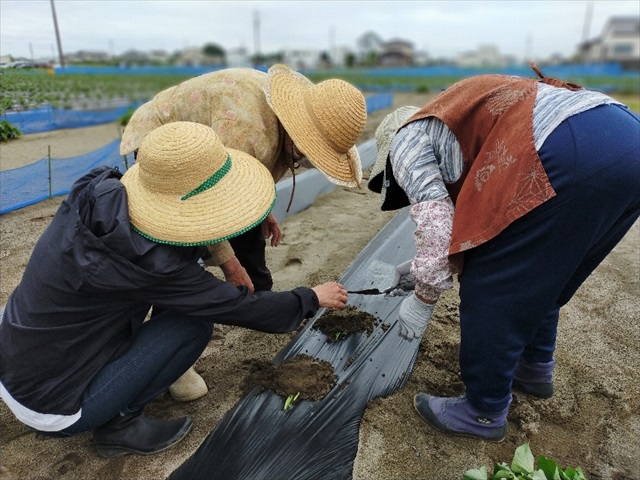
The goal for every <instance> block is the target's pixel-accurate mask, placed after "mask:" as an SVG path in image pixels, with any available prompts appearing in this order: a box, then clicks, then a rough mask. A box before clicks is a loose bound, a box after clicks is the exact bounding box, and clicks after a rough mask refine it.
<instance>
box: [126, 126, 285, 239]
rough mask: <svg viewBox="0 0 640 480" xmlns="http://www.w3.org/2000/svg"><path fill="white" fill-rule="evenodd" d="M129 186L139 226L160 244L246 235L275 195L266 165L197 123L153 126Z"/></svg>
mask: <svg viewBox="0 0 640 480" xmlns="http://www.w3.org/2000/svg"><path fill="white" fill-rule="evenodd" d="M122 183H123V184H124V186H125V188H126V190H127V198H128V205H129V216H130V220H131V224H132V226H133V228H134V229H135V230H136V231H137V232H138V233H140V234H141V235H142V236H144V237H146V238H148V239H150V240H153V241H154V242H158V243H167V244H171V245H180V246H194V245H207V244H211V243H216V242H221V241H223V240H227V239H229V238H231V237H235V236H236V235H240V234H241V233H243V232H245V231H247V230H249V229H250V228H252V227H254V226H256V225H258V224H259V223H260V222H262V220H264V219H265V218H266V216H267V215H268V214H269V212H270V211H271V209H272V208H273V205H274V203H275V195H276V190H275V185H274V183H273V177H272V176H271V174H270V173H269V171H268V170H267V168H266V167H264V166H263V165H262V164H261V163H260V162H258V161H257V160H256V159H255V158H253V157H251V156H250V155H248V154H246V153H243V152H240V151H238V150H232V149H230V148H225V147H224V145H222V143H221V142H220V139H219V138H218V136H217V135H216V133H215V132H214V131H213V129H212V128H211V127H208V126H206V125H202V124H200V123H193V122H172V123H167V124H166V125H162V126H161V127H158V128H156V129H155V130H153V131H151V132H150V133H149V134H148V135H147V136H146V137H145V138H144V140H143V141H142V145H140V149H139V151H138V158H137V162H136V164H135V165H133V166H132V167H131V168H130V169H129V170H127V172H126V173H125V174H124V176H123V177H122Z"/></svg>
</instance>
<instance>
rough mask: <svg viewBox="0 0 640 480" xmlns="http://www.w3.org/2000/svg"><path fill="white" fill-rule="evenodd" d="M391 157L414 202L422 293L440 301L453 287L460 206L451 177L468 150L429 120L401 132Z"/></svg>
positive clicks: (416, 271) (414, 270) (454, 177)
mask: <svg viewBox="0 0 640 480" xmlns="http://www.w3.org/2000/svg"><path fill="white" fill-rule="evenodd" d="M390 160H391V165H392V167H393V174H394V176H395V178H396V180H397V182H398V185H400V187H402V189H403V190H404V191H405V193H406V194H407V196H408V197H409V200H410V201H411V204H412V207H411V212H410V214H411V219H412V220H413V222H414V223H415V224H416V230H415V243H416V252H417V253H416V256H415V257H414V259H413V262H412V266H411V272H412V273H413V275H414V278H415V280H416V293H417V294H418V295H419V296H420V297H422V298H424V299H425V300H426V301H428V302H431V303H435V302H436V301H437V300H438V297H439V296H440V294H441V293H442V292H443V291H445V290H448V289H450V288H451V287H452V286H453V274H454V273H455V270H454V267H453V266H452V265H451V264H450V263H449V246H450V242H451V232H452V229H453V212H454V207H453V203H452V201H451V198H450V197H449V193H448V191H447V189H446V186H445V182H454V181H455V180H457V178H458V177H459V176H460V172H461V170H462V152H461V150H460V146H459V143H458V142H457V140H456V138H455V137H454V136H453V134H452V133H451V131H450V130H449V129H448V128H447V127H446V125H445V124H444V123H442V122H440V121H439V120H437V119H424V120H418V121H416V122H413V123H411V124H409V125H407V126H405V127H403V128H401V129H400V130H399V131H398V133H397V134H396V135H395V137H394V139H393V142H392V144H391V151H390Z"/></svg>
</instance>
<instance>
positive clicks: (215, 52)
mask: <svg viewBox="0 0 640 480" xmlns="http://www.w3.org/2000/svg"><path fill="white" fill-rule="evenodd" d="M202 53H203V54H204V55H206V56H207V57H218V58H221V59H224V58H225V57H226V52H225V51H224V49H223V48H222V47H221V46H220V45H217V44H215V43H207V44H206V45H205V46H204V47H202Z"/></svg>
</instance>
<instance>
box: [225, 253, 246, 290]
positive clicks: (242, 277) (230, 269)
mask: <svg viewBox="0 0 640 480" xmlns="http://www.w3.org/2000/svg"><path fill="white" fill-rule="evenodd" d="M220 269H221V270H222V273H224V279H225V280H226V281H227V282H229V283H230V284H231V285H233V286H235V287H239V286H241V285H245V286H246V287H247V288H248V289H249V291H250V292H251V293H253V282H252V281H251V278H250V277H249V274H248V273H247V270H246V269H245V268H244V267H243V266H242V265H241V264H240V261H239V260H238V259H237V257H233V258H231V259H230V260H227V261H226V262H224V263H223V264H221V265H220Z"/></svg>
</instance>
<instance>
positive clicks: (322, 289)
mask: <svg viewBox="0 0 640 480" xmlns="http://www.w3.org/2000/svg"><path fill="white" fill-rule="evenodd" d="M311 290H313V291H314V292H316V295H317V296H318V302H320V306H321V307H326V308H341V309H342V308H344V307H345V306H346V304H347V291H346V290H345V288H344V287H343V286H342V285H340V284H339V283H338V282H327V283H323V284H322V285H318V286H317V287H313V288H312V289H311Z"/></svg>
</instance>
